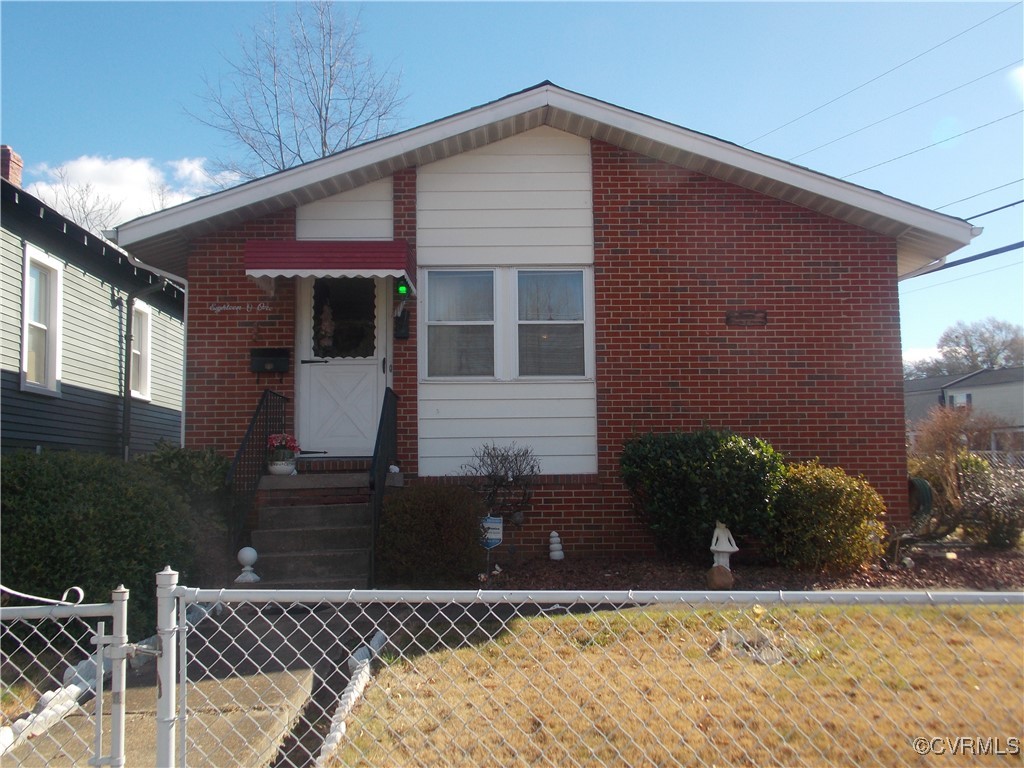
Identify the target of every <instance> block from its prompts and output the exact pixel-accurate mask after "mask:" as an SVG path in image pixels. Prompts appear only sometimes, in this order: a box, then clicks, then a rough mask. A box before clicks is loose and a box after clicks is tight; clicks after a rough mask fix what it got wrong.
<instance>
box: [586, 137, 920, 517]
mask: <svg viewBox="0 0 1024 768" xmlns="http://www.w3.org/2000/svg"><path fill="white" fill-rule="evenodd" d="M592 152H593V161H592V162H593V179H594V237H595V267H594V270H595V294H596V319H597V378H598V380H597V384H598V395H597V397H598V441H599V447H598V450H599V470H600V472H601V473H602V474H605V473H608V474H613V473H616V472H617V460H618V456H619V449H620V446H621V445H622V443H623V441H625V440H626V439H628V438H629V437H630V436H631V435H633V434H635V433H641V432H648V431H665V430H694V429H700V428H702V427H710V428H716V429H731V430H734V431H736V432H738V433H741V434H744V435H751V436H757V437H761V438H764V439H765V440H767V441H769V442H770V443H771V444H772V445H773V446H774V447H775V448H777V449H779V450H780V451H782V452H783V453H784V454H785V455H786V457H787V459H789V460H791V461H802V460H808V459H814V458H820V459H821V461H822V463H824V464H828V465H835V466H841V467H842V468H843V469H844V470H846V471H847V472H848V473H852V474H863V475H864V476H865V478H866V479H867V480H868V481H869V482H870V483H871V484H872V486H874V488H875V489H876V490H878V491H879V492H880V493H881V494H882V495H883V497H884V498H885V501H886V504H887V506H888V509H889V513H890V520H891V521H893V522H898V521H905V520H907V519H908V514H909V513H908V509H907V493H906V452H905V448H904V424H903V418H904V417H903V388H902V360H901V351H900V325H899V298H898V294H897V287H896V244H895V242H894V241H893V240H892V239H891V238H887V237H882V236H880V235H876V234H873V233H870V232H867V231H865V230H863V229H860V228H858V227H855V226H853V225H850V224H846V223H844V222H841V221H837V220H834V219H830V218H827V217H825V216H822V215H820V214H817V213H814V212H811V211H808V210H806V209H803V208H800V207H798V206H795V205H791V204H789V203H785V202H780V201H778V200H775V199H773V198H769V197H765V196H763V195H761V194H758V193H756V192H752V191H749V190H747V189H744V188H741V187H738V186H735V185H732V184H728V183H726V182H722V181H718V180H715V179H712V178H709V177H706V176H702V175H700V174H698V173H693V172H690V171H686V170H682V169H679V168H676V167H673V166H669V165H665V164H663V163H660V162H657V161H654V160H651V159H649V158H646V157H643V156H640V155H637V154H634V153H631V152H627V151H624V150H621V149H618V148H616V147H613V146H610V145H608V144H604V143H601V142H594V143H593V145H592ZM740 309H753V310H764V311H766V312H767V324H766V325H764V326H747V327H743V326H729V325H727V324H726V322H725V319H726V313H727V312H728V311H731V310H740Z"/></svg>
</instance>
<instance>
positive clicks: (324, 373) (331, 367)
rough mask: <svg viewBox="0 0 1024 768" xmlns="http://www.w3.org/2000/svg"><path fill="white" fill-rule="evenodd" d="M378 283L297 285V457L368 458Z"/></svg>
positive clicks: (383, 341) (379, 364)
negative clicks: (311, 454) (299, 451)
mask: <svg viewBox="0 0 1024 768" xmlns="http://www.w3.org/2000/svg"><path fill="white" fill-rule="evenodd" d="M384 283H385V280H384V279H381V278H372V277H320V278H309V279H305V280H303V281H301V282H300V290H299V302H298V311H299V318H298V320H299V322H298V323H297V328H298V336H299V338H298V350H297V351H298V354H297V356H296V357H297V359H298V361H299V365H298V371H297V374H298V382H297V385H298V386H297V392H298V403H297V404H296V410H297V414H298V433H299V434H298V437H299V442H300V444H301V447H302V450H303V451H310V452H315V453H319V454H321V455H325V456H369V455H371V454H372V453H373V445H374V440H375V438H376V432H377V421H378V418H379V416H380V406H381V403H382V402H383V398H384V390H385V388H386V386H387V369H388V359H387V354H388V350H387V333H386V328H385V323H386V318H387V312H386V307H385V302H386V300H387V294H386V292H385V286H384Z"/></svg>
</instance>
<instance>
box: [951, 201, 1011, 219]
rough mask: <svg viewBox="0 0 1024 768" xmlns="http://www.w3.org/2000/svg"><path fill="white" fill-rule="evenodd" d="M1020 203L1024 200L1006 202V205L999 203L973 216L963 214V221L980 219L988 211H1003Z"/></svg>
mask: <svg viewBox="0 0 1024 768" xmlns="http://www.w3.org/2000/svg"><path fill="white" fill-rule="evenodd" d="M1021 203H1024V200H1018V201H1017V202H1015V203H1007V204H1006V205H1001V206H999V207H998V208H993V209H992V210H991V211H985V212H984V213H976V214H974V215H973V216H965V217H964V221H971V220H972V219H980V218H981V217H982V216H988V215H989V214H990V213H998V212H999V211H1005V210H1006V209H1007V208H1013V207H1014V206H1016V205H1020V204H1021Z"/></svg>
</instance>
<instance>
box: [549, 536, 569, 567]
mask: <svg viewBox="0 0 1024 768" xmlns="http://www.w3.org/2000/svg"><path fill="white" fill-rule="evenodd" d="M548 556H549V557H550V558H551V559H552V560H564V559H565V552H563V551H562V539H561V538H560V537H559V535H558V534H557V533H556V532H555V531H552V532H551V535H550V536H548Z"/></svg>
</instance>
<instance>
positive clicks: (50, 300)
mask: <svg viewBox="0 0 1024 768" xmlns="http://www.w3.org/2000/svg"><path fill="white" fill-rule="evenodd" d="M63 281H64V273H63V266H62V265H61V263H60V262H59V261H57V260H56V259H54V258H52V257H50V256H48V255H47V254H46V253H44V252H43V251H42V250H40V249H39V248H37V247H36V246H34V245H32V244H31V243H25V271H24V275H23V280H22V303H21V305H22V310H23V311H22V331H21V388H22V389H24V390H27V391H32V392H38V393H40V394H47V395H57V394H60V357H61V355H60V352H61V301H62V298H63V285H64V283H63Z"/></svg>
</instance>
